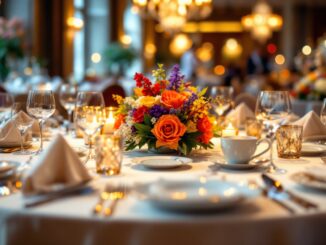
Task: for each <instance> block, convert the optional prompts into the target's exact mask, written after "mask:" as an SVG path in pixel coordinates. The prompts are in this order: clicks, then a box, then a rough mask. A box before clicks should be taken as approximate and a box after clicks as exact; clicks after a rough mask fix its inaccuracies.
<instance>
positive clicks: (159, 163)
mask: <svg viewBox="0 0 326 245" xmlns="http://www.w3.org/2000/svg"><path fill="white" fill-rule="evenodd" d="M132 161H133V162H134V163H138V164H141V165H143V166H145V167H147V168H153V169H169V168H177V167H180V166H181V165H183V164H186V163H191V162H192V159H190V158H187V157H177V156H152V157H138V158H134V159H133V160H132Z"/></svg>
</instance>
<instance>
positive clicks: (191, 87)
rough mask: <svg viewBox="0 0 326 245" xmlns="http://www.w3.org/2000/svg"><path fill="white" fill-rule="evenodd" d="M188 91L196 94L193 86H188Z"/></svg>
mask: <svg viewBox="0 0 326 245" xmlns="http://www.w3.org/2000/svg"><path fill="white" fill-rule="evenodd" d="M188 89H189V90H191V91H192V92H193V93H197V88H196V87H194V86H189V87H188Z"/></svg>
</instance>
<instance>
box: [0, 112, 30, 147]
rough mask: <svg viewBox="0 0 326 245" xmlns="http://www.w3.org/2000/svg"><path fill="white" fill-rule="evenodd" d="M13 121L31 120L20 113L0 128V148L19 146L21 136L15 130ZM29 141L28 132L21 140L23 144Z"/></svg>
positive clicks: (23, 113)
mask: <svg viewBox="0 0 326 245" xmlns="http://www.w3.org/2000/svg"><path fill="white" fill-rule="evenodd" d="M14 120H20V121H29V120H32V118H31V117H29V116H28V115H27V114H26V113H25V112H23V111H20V112H19V113H18V114H17V116H16V118H14V119H11V120H9V121H8V122H6V123H5V124H4V126H3V127H2V128H0V147H14V146H20V141H21V138H20V137H21V136H20V133H19V130H18V129H17V127H16V125H15V122H14ZM29 140H31V133H30V130H28V131H27V132H26V133H25V135H24V138H23V142H24V143H26V142H27V141H29Z"/></svg>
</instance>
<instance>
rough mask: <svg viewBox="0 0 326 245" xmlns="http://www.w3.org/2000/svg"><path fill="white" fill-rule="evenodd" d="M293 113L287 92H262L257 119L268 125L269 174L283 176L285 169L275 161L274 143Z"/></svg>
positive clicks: (258, 103)
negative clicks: (269, 144) (277, 133)
mask: <svg viewBox="0 0 326 245" xmlns="http://www.w3.org/2000/svg"><path fill="white" fill-rule="evenodd" d="M290 112H291V102H290V97H289V93H288V92H287V91H262V92H260V95H259V97H258V99H257V104H256V118H257V119H258V120H262V121H263V122H264V124H265V125H267V128H268V132H267V137H268V138H269V139H270V142H271V148H270V164H269V165H268V168H267V172H268V173H279V174H283V173H285V172H286V170H285V169H281V168H279V167H277V166H276V165H275V163H274V161H273V141H274V139H275V132H276V130H277V128H278V127H279V126H280V125H281V124H282V122H283V121H284V120H285V119H286V117H287V116H288V115H289V113H290Z"/></svg>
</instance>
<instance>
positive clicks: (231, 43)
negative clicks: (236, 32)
mask: <svg viewBox="0 0 326 245" xmlns="http://www.w3.org/2000/svg"><path fill="white" fill-rule="evenodd" d="M241 53H242V47H241V45H240V44H239V43H238V41H237V40H236V39H234V38H229V39H227V40H226V42H225V44H224V45H223V47H222V54H223V56H224V57H225V58H227V59H236V58H239V57H240V56H241Z"/></svg>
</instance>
